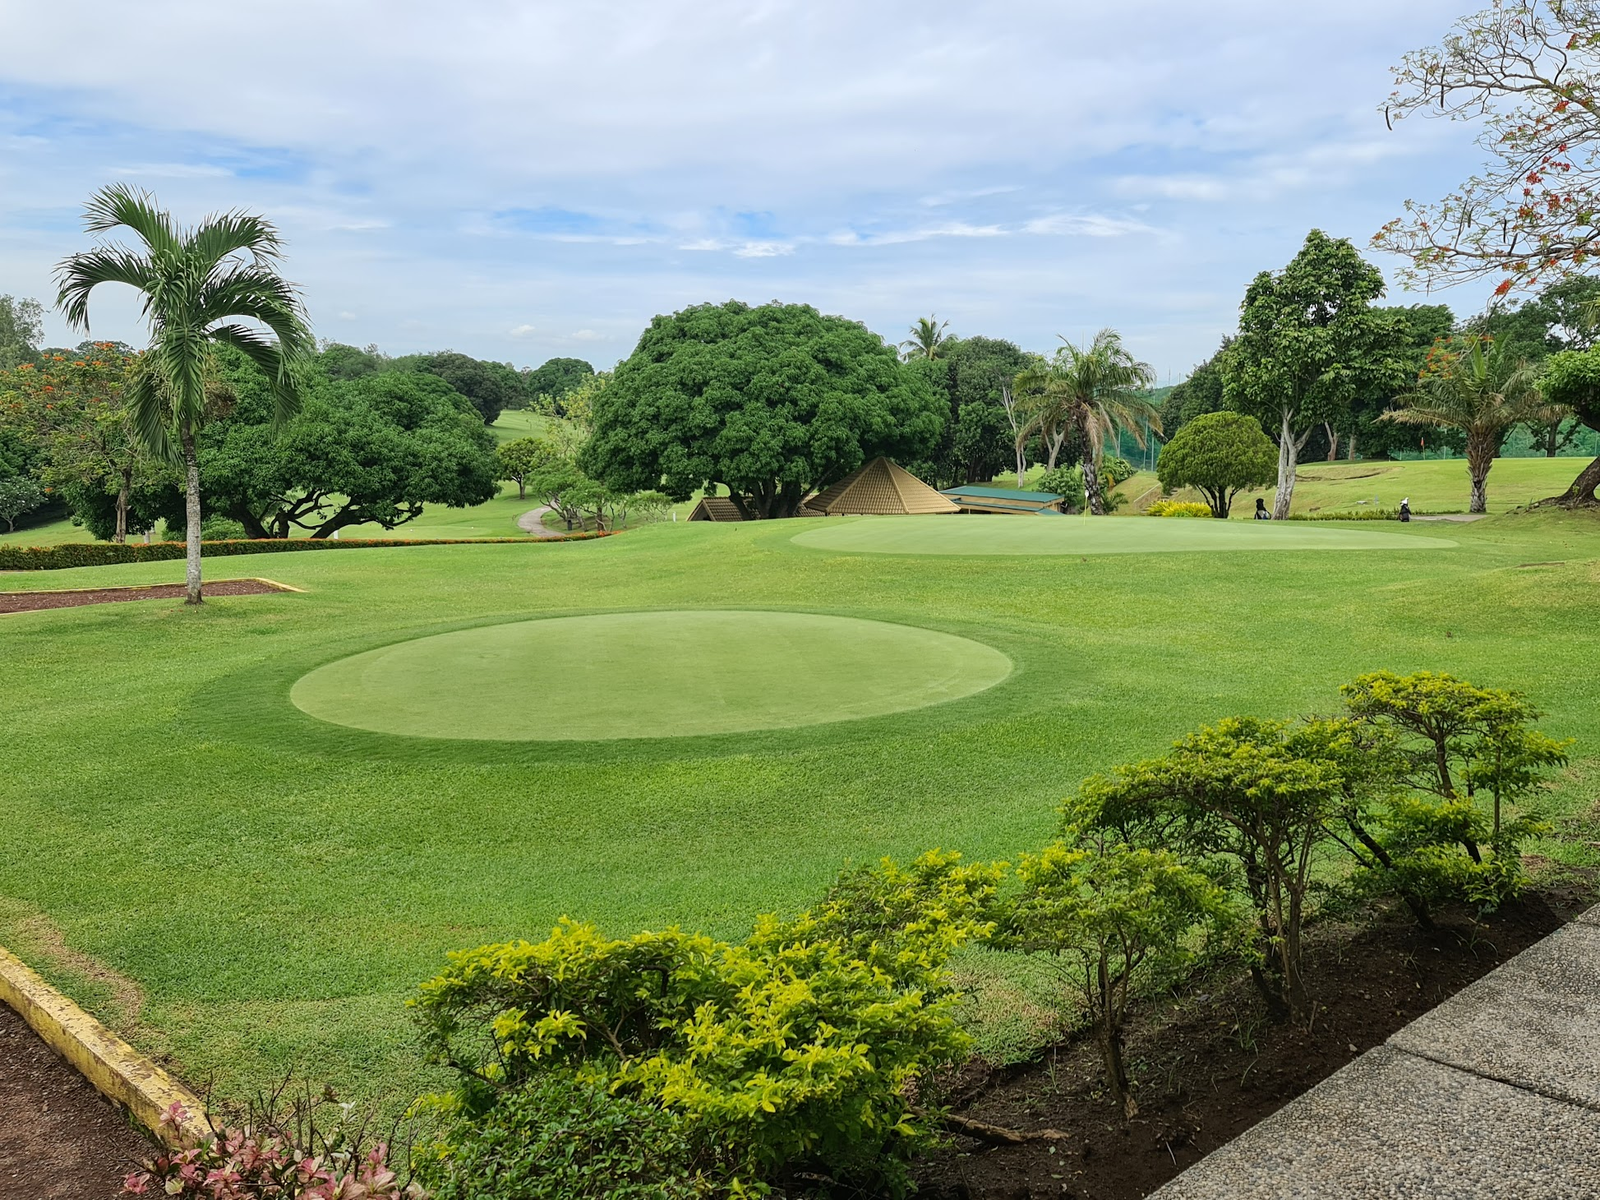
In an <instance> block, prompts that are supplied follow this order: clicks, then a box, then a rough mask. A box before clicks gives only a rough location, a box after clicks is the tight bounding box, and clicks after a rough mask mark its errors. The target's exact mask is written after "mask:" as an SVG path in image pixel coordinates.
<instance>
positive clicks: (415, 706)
mask: <svg viewBox="0 0 1600 1200" xmlns="http://www.w3.org/2000/svg"><path fill="white" fill-rule="evenodd" d="M1010 672H1011V660H1010V659H1008V658H1007V657H1006V656H1005V655H1004V654H1001V653H1000V652H999V651H998V650H994V649H991V648H990V647H988V646H985V645H982V644H981V643H979V642H974V641H970V640H968V639H966V638H960V637H953V636H951V635H950V634H947V633H938V632H936V631H934V630H931V629H918V628H916V627H914V626H910V625H897V624H892V623H889V622H886V621H863V620H858V619H855V618H850V617H829V616H818V615H816V614H812V613H789V612H719V611H709V612H708V611H700V612H631V613H606V614H599V615H594V616H585V617H557V618H553V619H550V620H543V621H517V622H514V623H511V624H505V625H490V626H486V627H483V628H479V629H464V630H459V631H456V632H453V633H444V634H438V635H436V636H433V637H426V638H417V639H414V640H412V641H405V642H399V643H396V644H394V645H391V646H383V647H381V648H379V649H377V650H369V651H367V652H365V653H363V654H356V655H352V656H351V657H349V658H343V659H340V660H338V661H337V662H333V663H329V664H328V665H327V666H324V667H320V668H318V669H317V670H315V671H312V672H311V673H310V674H308V675H306V676H305V677H303V678H302V679H300V680H299V682H297V683H296V684H295V685H294V688H293V690H292V692H291V693H290V695H291V698H292V699H293V701H294V703H295V705H296V706H297V707H298V708H300V709H301V710H302V711H304V712H307V713H309V714H310V715H312V716H314V717H318V718H320V719H322V720H324V721H331V722H333V723H335V724H339V725H348V726H353V727H355V728H357V729H366V730H371V731H373V732H377V733H391V734H401V735H405V736H411V737H435V738H470V739H476V740H482V741H582V740H602V739H611V738H627V737H636V738H651V737H682V736H686V735H692V734H707V733H733V732H738V731H742V730H750V729H780V728H793V727H796V726H801V725H821V724H826V723H827V722H830V721H845V720H853V719H856V718H860V717H873V716H880V715H882V714H884V713H892V712H904V711H906V710H907V709H912V708H922V707H924V706H925V705H929V704H938V703H940V702H941V701H945V700H954V699H957V698H959V697H961V696H968V695H971V694H972V693H974V692H979V691H982V690H984V689H985V688H989V687H992V686H994V685H995V684H997V683H999V682H1000V681H1001V680H1002V679H1004V678H1005V677H1006V676H1007V675H1008V674H1010ZM775 680H782V681H783V686H782V687H781V688H780V687H774V686H773V683H774V681H775ZM517 695H521V696H536V697H538V700H537V702H532V701H529V702H525V703H521V704H514V703H513V704H508V703H506V701H505V698H506V697H507V696H517ZM552 713H558V714H560V715H559V717H558V718H557V719H554V720H553V719H552V717H551V714H552Z"/></svg>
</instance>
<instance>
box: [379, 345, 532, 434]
mask: <svg viewBox="0 0 1600 1200" xmlns="http://www.w3.org/2000/svg"><path fill="white" fill-rule="evenodd" d="M396 366H399V367H401V368H402V369H405V370H412V371H422V372H424V373H426V374H428V375H436V376H438V377H439V378H440V379H442V380H444V381H445V382H446V383H448V384H449V385H450V387H451V389H452V390H453V391H456V392H459V393H460V394H461V395H463V396H465V397H466V398H467V399H468V400H471V401H472V405H473V407H474V408H476V409H477V410H478V415H479V416H481V417H482V418H483V423H484V424H485V425H493V424H494V423H495V421H496V419H497V418H498V417H499V416H500V413H501V412H502V411H503V410H505V409H508V408H516V407H518V406H519V405H520V404H521V402H522V400H523V396H524V392H523V384H522V376H520V375H518V374H517V372H516V370H515V369H514V368H512V367H510V366H507V365H506V364H505V363H497V362H486V361H484V360H482V359H477V358H472V357H470V356H469V355H466V354H458V353H457V352H456V351H454V350H442V351H440V352H439V353H438V354H418V355H414V356H412V357H409V358H404V359H398V360H396Z"/></svg>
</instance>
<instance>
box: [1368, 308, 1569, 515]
mask: <svg viewBox="0 0 1600 1200" xmlns="http://www.w3.org/2000/svg"><path fill="white" fill-rule="evenodd" d="M1395 403H1396V404H1398V405H1400V407H1399V408H1396V409H1393V410H1391V411H1389V412H1386V413H1384V414H1383V416H1384V418H1385V419H1387V420H1390V421H1399V422H1401V423H1402V424H1405V425H1431V426H1434V427H1435V428H1439V429H1459V430H1461V432H1462V433H1464V434H1466V435H1467V474H1468V475H1469V476H1471V478H1472V500H1471V502H1470V503H1469V504H1468V505H1467V511H1468V512H1475V513H1481V512H1488V511H1489V489H1488V483H1489V468H1490V467H1492V466H1494V460H1495V459H1496V458H1497V457H1498V456H1499V454H1500V447H1501V446H1503V445H1504V444H1505V440H1506V437H1507V435H1508V434H1510V432H1511V430H1512V427H1513V426H1516V425H1520V424H1521V423H1522V422H1524V421H1540V420H1545V419H1546V418H1548V416H1549V415H1550V412H1551V409H1552V407H1553V406H1552V405H1550V404H1548V403H1547V402H1546V401H1545V399H1544V397H1542V396H1541V395H1540V394H1539V384H1538V374H1537V372H1536V371H1535V369H1534V368H1533V367H1532V366H1530V365H1529V364H1528V362H1527V360H1526V359H1523V358H1519V357H1517V356H1516V355H1515V354H1513V353H1512V352H1511V351H1510V349H1509V348H1507V349H1502V348H1500V347H1498V346H1496V345H1495V343H1494V341H1493V340H1492V339H1490V338H1487V337H1481V336H1474V337H1470V338H1468V339H1467V344H1466V345H1465V347H1462V346H1460V345H1459V344H1458V345H1456V346H1454V347H1447V346H1436V347H1435V348H1434V349H1433V351H1431V352H1430V353H1429V355H1428V365H1427V366H1426V367H1424V368H1423V375H1422V380H1421V387H1420V388H1419V389H1418V390H1417V391H1415V392H1411V393H1409V394H1407V395H1404V396H1397V397H1396V398H1395Z"/></svg>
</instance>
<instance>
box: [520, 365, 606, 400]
mask: <svg viewBox="0 0 1600 1200" xmlns="http://www.w3.org/2000/svg"><path fill="white" fill-rule="evenodd" d="M593 374H594V368H593V367H592V366H590V365H589V364H588V363H586V362H584V361H583V359H581V358H549V359H546V360H545V361H544V362H542V363H540V364H539V365H538V366H537V367H534V368H533V369H532V370H525V371H523V372H522V390H523V392H524V394H525V395H526V396H527V398H528V399H529V400H532V399H533V398H534V397H536V396H549V397H550V398H551V399H552V400H556V401H559V400H560V399H561V398H562V397H563V396H565V395H566V394H567V393H568V392H570V391H571V390H572V389H573V388H575V387H577V386H578V385H579V384H581V383H582V382H583V381H584V380H585V379H588V378H589V377H590V376H591V375H593Z"/></svg>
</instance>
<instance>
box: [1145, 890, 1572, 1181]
mask: <svg viewBox="0 0 1600 1200" xmlns="http://www.w3.org/2000/svg"><path fill="white" fill-rule="evenodd" d="M1369 1197H1371V1198H1379V1197H1382V1198H1385V1200H1387V1198H1390V1197H1395V1198H1401V1197H1404V1198H1407V1200H1409V1198H1411V1197H1416V1198H1418V1200H1423V1198H1426V1200H1458V1198H1459V1200H1595V1198H1596V1197H1600V908H1595V909H1591V910H1590V911H1589V912H1587V913H1585V914H1584V915H1583V916H1582V917H1580V918H1578V920H1577V921H1576V922H1574V923H1573V924H1571V925H1569V926H1567V927H1566V928H1565V929H1563V930H1561V931H1559V932H1557V933H1554V934H1552V935H1551V936H1550V937H1548V938H1546V939H1545V940H1544V941H1542V942H1540V943H1539V944H1538V945H1536V946H1532V947H1530V948H1529V949H1527V950H1525V951H1524V952H1523V953H1522V954H1519V955H1518V956H1517V957H1516V958H1514V959H1512V960H1511V961H1510V962H1508V963H1506V964H1504V965H1503V966H1501V967H1499V968H1498V969H1496V970H1495V971H1493V972H1491V973H1490V974H1488V975H1486V976H1484V977H1483V978H1482V979H1480V980H1478V982H1476V983H1474V984H1472V985H1470V986H1469V987H1467V988H1464V989H1463V990H1462V991H1460V992H1458V993H1457V994H1456V995H1455V996H1453V997H1451V998H1450V999H1449V1000H1447V1001H1445V1002H1444V1003H1443V1004H1441V1005H1440V1006H1439V1007H1438V1008H1436V1009H1434V1010H1433V1011H1432V1012H1430V1013H1427V1014H1426V1015H1424V1016H1422V1017H1419V1018H1418V1019H1417V1020H1415V1021H1413V1022H1412V1023H1411V1024H1409V1025H1407V1026H1406V1027H1405V1028H1404V1029H1402V1030H1400V1032H1398V1033H1396V1034H1395V1035H1394V1036H1393V1037H1391V1038H1390V1039H1389V1041H1388V1044H1387V1045H1384V1046H1380V1047H1378V1048H1377V1049H1375V1050H1371V1051H1368V1052H1367V1053H1366V1054H1364V1055H1362V1056H1361V1057H1360V1058H1358V1059H1357V1060H1356V1061H1355V1062H1353V1063H1351V1064H1350V1065H1349V1066H1348V1067H1346V1068H1345V1069H1344V1070H1342V1071H1340V1072H1338V1073H1337V1074H1336V1075H1334V1076H1332V1077H1331V1078H1330V1079H1328V1080H1326V1081H1325V1082H1323V1083H1321V1084H1319V1085H1318V1086H1317V1087H1315V1088H1313V1089H1312V1090H1311V1091H1309V1092H1307V1093H1306V1094H1305V1095H1304V1096H1302V1097H1300V1099H1298V1100H1295V1101H1293V1102H1292V1103H1290V1104H1288V1105H1286V1106H1285V1107H1284V1108H1282V1109H1280V1110H1279V1111H1278V1112H1276V1113H1274V1114H1273V1115H1272V1116H1270V1117H1268V1118H1267V1119H1266V1120H1265V1121H1263V1122H1261V1124H1259V1125H1257V1126H1256V1127H1255V1128H1253V1129H1251V1130H1249V1131H1248V1132H1246V1133H1244V1134H1242V1135H1240V1136H1239V1137H1237V1138H1235V1139H1234V1140H1233V1141H1232V1142H1229V1143H1228V1144H1227V1145H1226V1146H1224V1147H1222V1148H1221V1149H1220V1150H1217V1151H1216V1152H1215V1153H1213V1154H1211V1155H1209V1156H1208V1157H1206V1158H1205V1159H1202V1160H1201V1161H1200V1162H1199V1163H1197V1164H1196V1165H1194V1166H1193V1167H1191V1168H1189V1170H1187V1171H1185V1172H1184V1173H1183V1174H1182V1175H1180V1176H1178V1178H1177V1179H1175V1180H1173V1181H1172V1182H1171V1183H1169V1184H1167V1186H1165V1187H1163V1188H1161V1189H1160V1190H1159V1191H1157V1192H1155V1193H1154V1195H1153V1197H1152V1200H1368V1198H1369Z"/></svg>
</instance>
